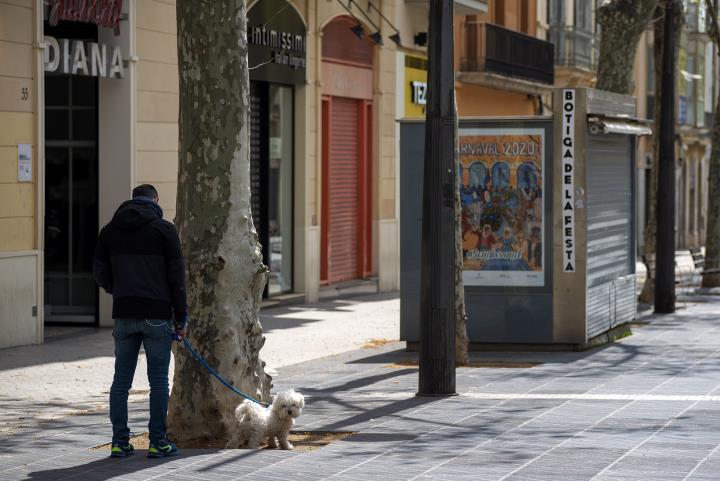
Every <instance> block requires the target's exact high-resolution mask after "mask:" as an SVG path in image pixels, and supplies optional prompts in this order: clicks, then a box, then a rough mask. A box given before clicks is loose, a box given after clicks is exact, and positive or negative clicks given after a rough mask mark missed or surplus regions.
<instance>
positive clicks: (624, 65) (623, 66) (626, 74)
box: [596, 0, 658, 95]
mask: <svg viewBox="0 0 720 481" xmlns="http://www.w3.org/2000/svg"><path fill="white" fill-rule="evenodd" d="M657 4H658V0H611V1H609V2H606V3H605V4H603V5H602V6H600V7H598V9H597V13H596V15H597V22H598V24H599V25H600V35H601V37H600V56H599V58H598V72H597V85H596V88H598V89H600V90H607V91H609V92H616V93H619V94H625V95H630V94H632V91H633V65H634V63H635V53H636V52H637V46H638V42H639V41H640V36H641V35H642V34H643V32H644V31H645V29H646V28H647V25H648V22H649V21H650V19H651V18H652V14H653V12H654V11H655V7H656V6H657Z"/></svg>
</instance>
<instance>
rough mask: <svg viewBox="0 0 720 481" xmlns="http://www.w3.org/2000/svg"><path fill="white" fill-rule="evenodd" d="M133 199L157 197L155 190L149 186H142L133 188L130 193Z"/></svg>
mask: <svg viewBox="0 0 720 481" xmlns="http://www.w3.org/2000/svg"><path fill="white" fill-rule="evenodd" d="M132 196H133V199H134V198H135V197H149V198H151V199H154V198H156V197H159V196H158V192H157V189H156V188H155V187H154V186H152V185H150V184H142V185H138V186H137V187H135V188H134V189H133V191H132Z"/></svg>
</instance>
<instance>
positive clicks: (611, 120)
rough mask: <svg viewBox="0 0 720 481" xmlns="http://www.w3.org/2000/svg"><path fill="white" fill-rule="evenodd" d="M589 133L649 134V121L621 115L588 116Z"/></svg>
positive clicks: (650, 132) (650, 130) (650, 131)
mask: <svg viewBox="0 0 720 481" xmlns="http://www.w3.org/2000/svg"><path fill="white" fill-rule="evenodd" d="M588 126H589V130H590V133H591V134H593V135H599V134H624V135H638V136H640V135H651V134H652V129H651V128H650V122H649V121H648V120H644V119H632V118H621V117H595V116H593V117H588Z"/></svg>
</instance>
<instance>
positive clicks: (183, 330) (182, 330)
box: [175, 312, 190, 342]
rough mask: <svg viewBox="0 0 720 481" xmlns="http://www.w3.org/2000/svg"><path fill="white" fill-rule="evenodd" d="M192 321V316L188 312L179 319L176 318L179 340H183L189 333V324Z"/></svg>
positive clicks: (176, 330) (176, 333)
mask: <svg viewBox="0 0 720 481" xmlns="http://www.w3.org/2000/svg"><path fill="white" fill-rule="evenodd" d="M188 322H190V316H189V315H188V313H187V312H186V313H185V314H183V315H182V316H180V317H179V319H175V336H177V340H178V342H181V341H182V340H183V339H184V338H185V336H186V335H187V325H188Z"/></svg>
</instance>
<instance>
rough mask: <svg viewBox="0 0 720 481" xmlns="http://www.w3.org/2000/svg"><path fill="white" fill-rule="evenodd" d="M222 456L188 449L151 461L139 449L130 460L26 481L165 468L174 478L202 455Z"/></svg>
mask: <svg viewBox="0 0 720 481" xmlns="http://www.w3.org/2000/svg"><path fill="white" fill-rule="evenodd" d="M222 453H223V451H222V450H209V449H202V450H201V449H184V450H182V452H181V453H180V455H179V456H176V457H170V458H161V459H148V458H147V457H146V455H145V451H144V450H138V451H137V452H136V454H135V455H134V456H131V457H129V458H122V459H114V458H111V457H110V456H103V457H101V458H99V459H94V460H92V461H89V462H87V463H84V464H77V465H74V466H69V467H65V468H51V469H43V470H39V471H32V472H29V473H28V474H27V478H26V479H32V480H38V481H50V480H59V479H67V478H72V479H83V480H89V479H92V480H93V481H103V480H107V479H113V478H117V477H119V476H131V475H132V474H133V473H137V472H139V471H144V470H150V469H153V468H158V467H164V468H165V469H166V472H165V474H164V475H165V476H169V477H172V472H173V471H177V472H179V470H181V469H183V468H184V467H186V466H188V465H190V464H196V463H197V462H200V461H203V460H202V459H195V458H196V457H198V456H205V457H206V459H207V460H210V459H212V458H213V457H215V456H219V455H221V454H222ZM156 473H157V472H156ZM148 477H151V474H150V473H148Z"/></svg>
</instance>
